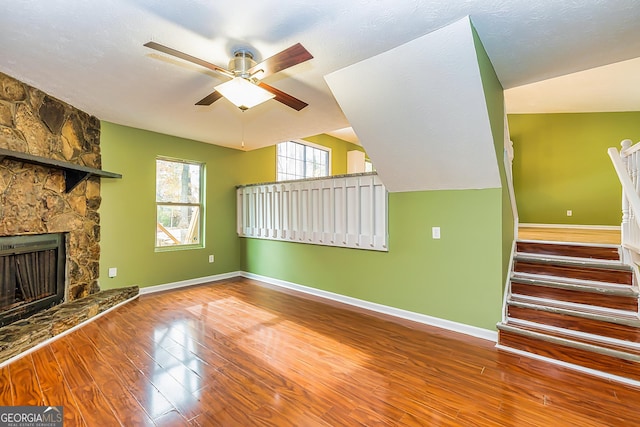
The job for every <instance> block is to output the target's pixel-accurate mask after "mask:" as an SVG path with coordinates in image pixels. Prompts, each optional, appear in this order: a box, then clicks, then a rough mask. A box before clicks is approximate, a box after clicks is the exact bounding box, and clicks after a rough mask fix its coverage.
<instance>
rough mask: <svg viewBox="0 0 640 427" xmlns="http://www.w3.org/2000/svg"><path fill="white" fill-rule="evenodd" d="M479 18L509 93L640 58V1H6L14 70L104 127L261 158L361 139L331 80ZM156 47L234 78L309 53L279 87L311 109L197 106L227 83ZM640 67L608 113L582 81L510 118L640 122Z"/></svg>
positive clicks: (618, 79)
mask: <svg viewBox="0 0 640 427" xmlns="http://www.w3.org/2000/svg"><path fill="white" fill-rule="evenodd" d="M466 15H470V17H471V21H472V22H473V24H474V26H475V27H476V29H477V32H478V34H479V37H480V39H481V40H482V42H483V44H484V46H485V49H486V51H487V53H488V55H489V57H490V58H491V61H492V63H493V64H494V67H495V70H496V73H497V75H498V78H499V79H500V81H501V83H502V85H503V87H504V88H506V89H510V88H515V87H517V86H522V85H527V84H529V83H533V82H538V81H541V80H546V79H549V78H552V77H557V76H561V75H565V74H569V73H573V72H577V71H583V70H587V69H590V68H594V67H598V66H602V65H606V64H611V63H615V62H620V61H625V60H629V59H633V58H638V57H640V37H638V34H637V25H638V22H640V2H638V1H637V0H581V1H564V0H563V1H558V0H512V1H506V0H430V1H418V0H377V1H371V0H323V1H317V0H295V1H294V0H291V1H287V0H253V1H251V0H246V1H243V2H229V1H227V2H224V1H216V2H214V1H205V0H164V1H162V2H159V1H156V0H101V1H99V2H89V1H73V0H48V1H14V2H8V1H5V2H2V4H1V5H0V71H1V72H4V73H6V74H9V75H11V76H13V77H15V78H18V79H20V80H22V81H24V82H26V83H28V84H31V85H33V86H35V87H38V88H40V89H42V90H43V91H45V92H47V93H49V94H50V95H52V96H55V97H58V98H60V99H62V100H64V101H66V102H69V103H70V104H72V105H74V106H76V107H78V108H80V109H82V110H84V111H86V112H88V113H90V114H93V115H95V116H97V117H98V118H100V119H102V120H107V121H111V122H115V123H120V124H124V125H129V126H134V127H138V128H142V129H149V130H154V131H158V132H162V133H167V134H171V135H177V136H182V137H186V138H192V139H196V140H200V141H204V142H209V143H214V144H218V145H222V146H229V147H235V148H240V146H241V143H242V141H243V140H244V143H245V147H246V149H253V148H258V147H262V146H266V145H270V144H273V143H276V142H279V141H282V140H285V139H290V138H300V137H305V136H311V135H315V134H318V133H325V132H326V133H328V132H332V131H336V130H340V129H343V128H346V127H349V123H348V122H347V120H346V118H345V116H344V114H343V113H342V111H341V109H340V107H339V106H338V104H337V103H336V101H335V99H334V97H333V95H332V93H331V91H330V90H329V88H328V86H327V84H326V83H325V80H324V76H325V75H327V74H330V73H332V72H335V71H337V70H340V69H343V68H345V67H348V66H350V65H352V64H355V63H357V62H360V61H362V60H364V59H367V58H371V57H373V56H376V55H379V54H380V53H383V52H385V51H387V50H390V49H392V48H395V47H398V46H400V45H403V44H405V43H407V42H409V41H411V40H414V39H416V38H419V37H421V36H423V35H425V34H427V33H430V32H433V31H435V30H437V29H439V28H442V27H444V26H446V25H447V24H450V23H451V22H454V21H457V20H459V19H460V18H463V17H464V16H466ZM150 40H153V41H156V42H158V43H161V44H165V45H167V46H170V47H173V48H175V49H178V50H181V51H183V52H186V53H189V54H191V55H194V56H197V57H200V58H202V59H205V60H207V61H209V62H212V63H214V64H218V65H220V66H226V65H227V62H228V59H229V55H230V54H231V52H232V50H233V49H234V48H237V47H249V48H251V49H252V50H253V51H254V52H255V53H256V54H257V59H258V60H261V59H265V58H267V57H269V56H272V55H274V54H276V53H277V52H279V51H281V50H283V49H285V48H287V47H289V46H291V45H293V44H294V43H296V42H301V43H302V44H303V45H304V46H305V47H306V48H307V49H308V50H309V51H310V52H311V53H312V54H313V56H314V59H312V60H310V61H308V62H306V63H303V64H300V65H297V66H295V67H292V68H290V69H288V70H285V71H283V72H280V73H278V74H275V75H273V76H271V77H269V78H267V79H266V80H265V81H266V82H267V83H269V84H271V85H273V86H274V87H276V88H278V89H281V90H284V91H286V92H288V93H290V94H291V95H293V96H295V97H297V98H300V99H302V100H304V101H306V102H308V103H309V104H310V105H309V107H307V108H305V109H304V110H302V111H300V112H296V111H295V110H292V109H290V108H288V107H286V106H284V105H282V104H280V103H278V102H277V101H273V100H272V101H267V102H266V103H264V104H262V105H259V106H257V107H255V108H253V109H251V110H249V111H247V112H245V113H241V112H240V110H238V109H237V108H235V107H233V106H232V105H231V104H230V103H229V102H227V101H226V100H224V99H222V100H219V101H217V102H216V103H214V104H213V105H212V106H209V107H198V106H195V105H194V104H195V102H197V101H198V100H200V99H201V98H202V97H204V96H205V95H207V94H209V93H210V92H211V91H212V89H213V87H214V86H215V85H216V84H218V83H220V82H221V81H223V80H221V78H220V77H219V76H218V75H215V74H213V73H211V72H209V71H207V70H205V69H202V68H199V67H198V66H195V65H193V64H190V63H185V62H183V61H180V60H177V59H174V58H171V57H168V56H166V55H163V54H160V53H157V52H154V51H151V50H149V49H147V48H145V47H143V46H142V45H143V44H144V43H146V42H147V41H150ZM639 68H640V64H638V62H637V61H631V62H630V63H629V67H627V68H626V69H625V71H624V72H621V73H619V74H616V75H615V78H610V77H609V74H607V73H606V72H605V73H603V74H602V75H600V76H598V77H597V81H598V82H602V81H604V82H607V81H608V82H609V83H608V84H611V82H612V81H614V82H615V83H616V85H615V86H616V87H622V88H623V89H622V90H620V91H619V92H617V93H619V94H620V96H619V98H618V97H616V99H612V100H609V99H607V103H601V101H603V98H604V97H603V96H602V95H597V96H596V97H595V98H589V97H586V96H584V94H585V93H587V92H589V91H591V90H592V89H594V85H596V84H594V83H592V82H585V81H579V80H578V81H577V82H578V83H576V85H577V86H574V87H572V86H571V85H570V84H567V83H563V84H561V85H560V87H561V89H562V90H565V91H568V93H564V94H563V93H562V92H560V91H559V90H558V88H557V86H555V87H554V86H553V85H552V86H551V87H549V86H547V85H543V84H541V85H540V86H529V88H534V89H530V90H531V92H530V93H529V94H527V95H526V98H525V100H526V99H529V101H525V102H529V104H533V105H527V106H526V107H518V108H515V107H513V108H512V107H511V105H512V102H513V103H514V104H513V105H515V102H516V101H515V100H516V99H517V98H518V96H519V92H518V96H516V95H514V96H513V101H512V97H511V91H509V90H508V91H506V96H507V100H508V108H509V109H510V110H511V111H518V110H521V109H522V111H524V110H532V111H534V110H535V111H536V112H539V111H546V110H549V111H552V110H553V108H556V107H557V104H554V102H559V101H557V100H556V98H558V99H559V100H563V99H566V98H574V99H575V100H576V101H575V102H573V103H572V104H571V105H567V106H566V107H563V108H571V109H572V111H573V110H575V111H580V110H584V111H594V110H596V111H603V110H604V109H605V108H606V109H608V110H618V109H619V108H623V109H633V110H640V100H639V98H640V96H639V95H638V93H637V90H629V87H630V85H632V84H633V82H635V87H636V88H637V87H638V85H637V81H638V80H637V78H638V77H637V76H638V75H639V71H640V70H639ZM387 70H388V73H389V75H392V74H393V73H395V72H396V71H397V70H394V64H388V66H387ZM421 71H422V70H421V69H416V70H415V73H418V74H420V73H421ZM422 77H423V78H424V79H428V78H429V76H428V75H423V76H422ZM390 81H392V79H390ZM569 81H573V80H571V79H570V80H569ZM379 84H380V85H381V86H384V85H386V84H388V83H387V80H385V79H384V78H382V79H380V81H379ZM625 88H626V90H625ZM518 90H520V89H518ZM521 90H522V91H524V90H525V88H522V89H521ZM611 90H613V89H611ZM608 91H609V88H607V91H606V92H605V93H608ZM513 93H514V94H515V93H516V90H515V89H514V92H513ZM532 94H533V95H532ZM549 94H555V95H556V98H554V97H552V96H549ZM534 95H537V100H536V101H535V102H533V101H530V99H531V98H532V97H534ZM578 95H581V96H578ZM606 98H608V97H606ZM520 99H522V97H520ZM578 99H584V101H581V102H578V101H577V100H578ZM519 102H523V101H522V100H521V101H519ZM619 105H623V106H624V107H619ZM365 148H366V144H365Z"/></svg>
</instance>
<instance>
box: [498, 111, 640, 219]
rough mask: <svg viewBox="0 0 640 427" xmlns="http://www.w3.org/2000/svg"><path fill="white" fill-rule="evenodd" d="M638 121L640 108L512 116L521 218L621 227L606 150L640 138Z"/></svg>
mask: <svg viewBox="0 0 640 427" xmlns="http://www.w3.org/2000/svg"><path fill="white" fill-rule="evenodd" d="M639 123H640V112H621V113H575V114H511V115H509V133H510V135H511V139H512V141H513V146H514V153H515V158H514V163H513V175H514V182H515V192H516V199H517V203H518V213H519V217H520V222H521V223H538V224H578V225H609V226H619V225H620V221H621V212H620V203H621V202H620V194H621V192H622V189H621V187H620V183H619V181H618V178H617V177H616V174H615V171H614V169H613V166H612V164H611V160H610V159H609V156H608V155H607V149H608V148H609V147H616V148H620V142H621V141H622V140H623V139H627V138H628V139H631V140H633V141H638V140H640V125H639ZM569 209H570V210H572V211H573V216H571V217H567V215H566V212H567V210H569Z"/></svg>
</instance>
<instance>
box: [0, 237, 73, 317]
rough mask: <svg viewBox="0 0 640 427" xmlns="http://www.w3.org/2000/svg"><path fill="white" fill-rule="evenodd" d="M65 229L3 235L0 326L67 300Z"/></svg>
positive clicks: (0, 238)
mask: <svg viewBox="0 0 640 427" xmlns="http://www.w3.org/2000/svg"><path fill="white" fill-rule="evenodd" d="M65 263H66V256H65V243H64V234H63V233H50V234H37V235H21V236H9V237H0V326H4V325H7V324H9V323H12V322H15V321H17V320H19V319H23V318H26V317H29V316H30V315H32V314H34V313H36V312H38V311H40V310H44V309H46V308H49V307H52V306H54V305H56V304H59V303H61V302H62V301H63V300H64V293H65Z"/></svg>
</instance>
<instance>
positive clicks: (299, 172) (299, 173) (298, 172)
mask: <svg viewBox="0 0 640 427" xmlns="http://www.w3.org/2000/svg"><path fill="white" fill-rule="evenodd" d="M295 165H296V168H295V170H292V171H291V172H292V173H293V174H294V175H295V176H296V177H297V178H304V162H303V161H302V160H296V161H295Z"/></svg>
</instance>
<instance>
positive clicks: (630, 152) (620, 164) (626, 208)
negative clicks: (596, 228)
mask: <svg viewBox="0 0 640 427" xmlns="http://www.w3.org/2000/svg"><path fill="white" fill-rule="evenodd" d="M621 145H622V149H621V150H620V152H619V153H618V150H617V149H615V148H613V147H611V148H609V150H608V151H607V152H608V153H609V157H611V161H612V162H613V167H614V169H615V171H616V174H617V175H618V179H620V183H621V184H622V224H621V227H620V228H621V234H622V235H621V240H622V246H623V247H624V248H626V249H629V250H631V251H633V252H634V253H635V254H640V180H639V177H640V143H638V144H635V145H633V146H632V141H631V140H629V139H625V140H624V141H622V143H621Z"/></svg>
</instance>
